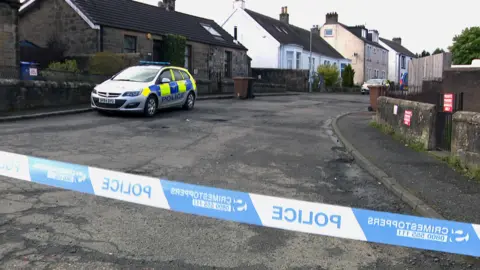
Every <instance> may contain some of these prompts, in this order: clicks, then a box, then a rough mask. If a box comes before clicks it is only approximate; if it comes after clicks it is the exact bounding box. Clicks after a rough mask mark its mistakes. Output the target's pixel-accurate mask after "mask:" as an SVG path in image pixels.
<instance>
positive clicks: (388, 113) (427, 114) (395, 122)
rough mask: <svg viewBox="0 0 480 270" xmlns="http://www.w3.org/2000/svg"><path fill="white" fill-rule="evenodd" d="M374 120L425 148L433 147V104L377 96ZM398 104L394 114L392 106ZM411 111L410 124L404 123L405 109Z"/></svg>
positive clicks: (434, 111) (434, 115)
mask: <svg viewBox="0 0 480 270" xmlns="http://www.w3.org/2000/svg"><path fill="white" fill-rule="evenodd" d="M377 102H378V109H377V115H376V120H377V122H378V123H380V124H386V125H388V126H390V127H392V128H393V129H394V130H395V132H396V133H398V134H400V135H401V136H402V137H404V138H405V139H407V140H410V141H415V142H418V143H421V144H422V145H423V147H424V148H425V149H426V150H431V149H434V148H435V143H436V142H435V124H436V116H437V114H436V107H435V105H433V104H429V103H421V102H415V101H410V100H403V99H395V98H389V97H379V98H378V100H377ZM395 105H396V106H398V109H397V113H396V114H394V107H395ZM406 110H410V111H412V117H411V119H410V126H408V125H406V124H405V123H404V117H405V111H406Z"/></svg>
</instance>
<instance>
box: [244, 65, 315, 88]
mask: <svg viewBox="0 0 480 270" xmlns="http://www.w3.org/2000/svg"><path fill="white" fill-rule="evenodd" d="M252 77H254V78H255V79H256V80H257V81H258V82H260V83H272V84H281V85H286V87H287V90H288V91H298V92H307V91H308V70H295V69H274V68H252Z"/></svg>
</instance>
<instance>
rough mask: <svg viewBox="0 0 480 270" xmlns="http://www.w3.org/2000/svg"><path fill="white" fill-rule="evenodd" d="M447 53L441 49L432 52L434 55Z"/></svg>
mask: <svg viewBox="0 0 480 270" xmlns="http://www.w3.org/2000/svg"><path fill="white" fill-rule="evenodd" d="M444 52H445V51H444V50H443V49H440V48H436V49H435V51H433V52H432V55H434V54H439V53H444Z"/></svg>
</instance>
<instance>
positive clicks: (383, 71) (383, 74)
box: [382, 70, 386, 79]
mask: <svg viewBox="0 0 480 270" xmlns="http://www.w3.org/2000/svg"><path fill="white" fill-rule="evenodd" d="M382 79H386V78H385V70H382Z"/></svg>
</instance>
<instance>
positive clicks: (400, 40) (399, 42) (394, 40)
mask: <svg viewBox="0 0 480 270" xmlns="http://www.w3.org/2000/svg"><path fill="white" fill-rule="evenodd" d="M392 41H393V42H395V43H398V44H400V45H402V38H399V37H396V38H393V39H392Z"/></svg>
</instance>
